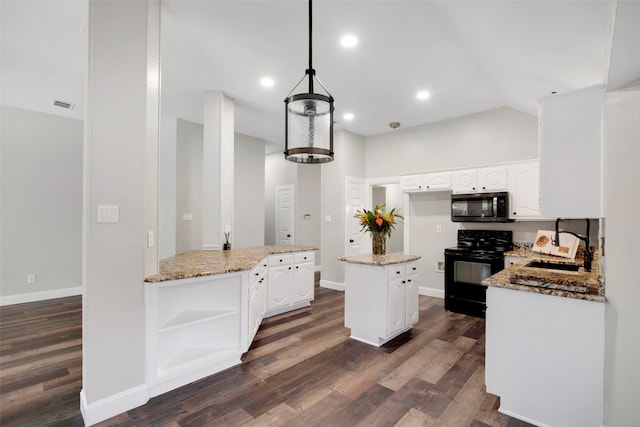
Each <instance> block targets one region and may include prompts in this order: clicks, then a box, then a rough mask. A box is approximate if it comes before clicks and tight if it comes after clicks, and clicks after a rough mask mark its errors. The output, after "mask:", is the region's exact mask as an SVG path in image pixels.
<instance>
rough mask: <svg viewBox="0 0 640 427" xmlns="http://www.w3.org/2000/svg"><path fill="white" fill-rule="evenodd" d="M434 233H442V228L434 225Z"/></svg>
mask: <svg viewBox="0 0 640 427" xmlns="http://www.w3.org/2000/svg"><path fill="white" fill-rule="evenodd" d="M436 233H442V226H441V225H436Z"/></svg>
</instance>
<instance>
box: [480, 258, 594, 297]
mask: <svg viewBox="0 0 640 427" xmlns="http://www.w3.org/2000/svg"><path fill="white" fill-rule="evenodd" d="M505 255H508V254H507V253H505ZM580 255H581V254H580ZM509 256H520V257H522V260H521V261H519V262H518V263H516V264H514V265H512V266H510V267H507V268H505V269H504V270H502V271H500V272H498V273H496V274H494V275H493V276H491V277H488V278H486V279H485V280H483V281H482V284H484V285H487V286H494V287H499V288H508V289H515V290H518V291H525V292H534V293H539V294H545V295H554V296H559V297H566V298H575V299H582V300H587V301H596V302H604V301H605V288H604V281H603V278H602V275H601V274H600V260H601V258H600V252H599V251H596V252H595V253H594V258H593V262H592V268H591V271H590V272H587V271H585V270H584V268H583V267H582V263H583V260H582V258H578V257H576V259H575V260H573V259H568V258H562V257H557V256H553V255H544V254H540V253H538V252H533V251H525V252H522V251H519V252H518V254H511V255H509ZM530 261H543V262H544V261H547V262H549V261H551V262H553V263H556V264H578V265H580V268H579V269H578V271H559V270H552V269H546V268H535V267H527V264H529V262H530Z"/></svg>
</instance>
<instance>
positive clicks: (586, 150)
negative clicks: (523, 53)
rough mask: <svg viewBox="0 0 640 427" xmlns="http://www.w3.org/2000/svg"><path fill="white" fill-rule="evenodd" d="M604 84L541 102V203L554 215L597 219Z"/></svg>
mask: <svg viewBox="0 0 640 427" xmlns="http://www.w3.org/2000/svg"><path fill="white" fill-rule="evenodd" d="M604 101H605V92H604V88H603V87H602V86H598V87H593V88H588V89H582V90H579V91H575V92H571V93H566V94H558V95H553V96H550V97H546V98H543V99H541V100H540V101H539V132H538V135H539V138H540V140H539V144H538V146H539V150H540V153H539V159H540V208H541V213H542V215H544V216H547V217H552V218H599V217H600V216H602V215H601V198H602V133H603V116H604V114H603V110H604Z"/></svg>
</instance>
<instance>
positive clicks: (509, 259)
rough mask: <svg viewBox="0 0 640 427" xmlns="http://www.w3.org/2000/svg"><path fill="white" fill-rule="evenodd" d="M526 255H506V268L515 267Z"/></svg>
mask: <svg viewBox="0 0 640 427" xmlns="http://www.w3.org/2000/svg"><path fill="white" fill-rule="evenodd" d="M524 259H525V258H524V257H521V256H513V255H510V256H505V257H504V268H507V267H513V266H514V265H516V264H517V263H519V262H520V261H522V260H524Z"/></svg>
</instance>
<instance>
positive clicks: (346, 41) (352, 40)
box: [340, 34, 358, 47]
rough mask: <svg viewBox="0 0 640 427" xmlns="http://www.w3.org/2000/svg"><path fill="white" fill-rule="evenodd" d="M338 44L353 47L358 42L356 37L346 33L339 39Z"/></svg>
mask: <svg viewBox="0 0 640 427" xmlns="http://www.w3.org/2000/svg"><path fill="white" fill-rule="evenodd" d="M340 44H341V45H342V46H344V47H355V46H356V45H357V44H358V38H357V37H356V36H354V35H353V34H347V35H345V36H343V37H342V38H341V39H340Z"/></svg>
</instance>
